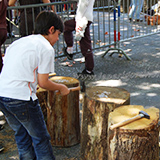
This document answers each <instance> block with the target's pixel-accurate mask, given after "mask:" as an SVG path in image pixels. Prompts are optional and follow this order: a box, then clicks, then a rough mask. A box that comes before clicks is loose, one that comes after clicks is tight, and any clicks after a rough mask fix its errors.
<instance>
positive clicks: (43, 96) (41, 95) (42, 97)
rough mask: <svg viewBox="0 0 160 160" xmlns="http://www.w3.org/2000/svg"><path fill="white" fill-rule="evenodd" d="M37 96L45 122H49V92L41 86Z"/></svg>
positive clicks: (38, 88)
mask: <svg viewBox="0 0 160 160" xmlns="http://www.w3.org/2000/svg"><path fill="white" fill-rule="evenodd" d="M36 95H37V97H38V100H39V103H40V106H41V109H42V112H43V116H44V119H45V121H46V120H47V95H48V91H47V90H45V89H42V88H40V87H39V86H38V87H37V92H36Z"/></svg>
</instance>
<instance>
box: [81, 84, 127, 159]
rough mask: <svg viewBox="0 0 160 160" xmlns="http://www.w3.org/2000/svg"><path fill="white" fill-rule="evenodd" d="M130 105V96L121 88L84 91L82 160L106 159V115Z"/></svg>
mask: <svg viewBox="0 0 160 160" xmlns="http://www.w3.org/2000/svg"><path fill="white" fill-rule="evenodd" d="M129 103H130V94H129V93H128V92H127V91H126V90H124V89H121V88H116V87H106V86H95V87H90V88H87V89H86V94H85V96H84V104H83V111H82V113H83V114H82V133H81V148H80V150H81V156H82V160H106V159H107V157H108V115H109V113H110V112H112V111H113V110H114V109H115V108H116V107H119V106H121V105H125V104H126V105H127V104H129Z"/></svg>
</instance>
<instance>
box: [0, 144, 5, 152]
mask: <svg viewBox="0 0 160 160" xmlns="http://www.w3.org/2000/svg"><path fill="white" fill-rule="evenodd" d="M3 150H4V147H3V146H2V145H1V144H0V152H2V151H3Z"/></svg>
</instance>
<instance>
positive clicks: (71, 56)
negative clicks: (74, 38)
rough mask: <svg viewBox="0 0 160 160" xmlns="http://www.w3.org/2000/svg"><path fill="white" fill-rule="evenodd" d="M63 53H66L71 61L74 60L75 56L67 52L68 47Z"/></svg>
mask: <svg viewBox="0 0 160 160" xmlns="http://www.w3.org/2000/svg"><path fill="white" fill-rule="evenodd" d="M63 51H64V54H65V55H66V56H67V58H68V59H69V60H73V54H69V53H68V52H67V47H65V48H64V49H63Z"/></svg>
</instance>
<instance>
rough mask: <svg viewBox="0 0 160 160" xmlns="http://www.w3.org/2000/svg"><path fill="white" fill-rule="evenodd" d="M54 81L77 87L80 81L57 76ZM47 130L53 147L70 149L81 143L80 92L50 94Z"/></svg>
mask: <svg viewBox="0 0 160 160" xmlns="http://www.w3.org/2000/svg"><path fill="white" fill-rule="evenodd" d="M51 80H52V81H54V82H57V83H61V84H65V85H66V86H68V87H69V88H70V87H77V86H78V85H79V81H78V80H77V79H74V78H71V77H60V76H55V77H52V78H51ZM47 128H48V131H49V133H50V135H51V143H52V145H53V146H61V147H68V146H73V145H75V144H78V143H79V142H80V117H79V91H71V92H70V93H69V94H68V95H67V96H61V95H60V94H57V93H55V92H53V91H49V92H48V108H47Z"/></svg>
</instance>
